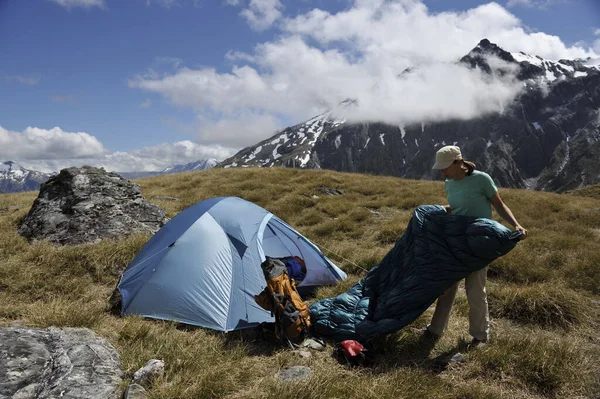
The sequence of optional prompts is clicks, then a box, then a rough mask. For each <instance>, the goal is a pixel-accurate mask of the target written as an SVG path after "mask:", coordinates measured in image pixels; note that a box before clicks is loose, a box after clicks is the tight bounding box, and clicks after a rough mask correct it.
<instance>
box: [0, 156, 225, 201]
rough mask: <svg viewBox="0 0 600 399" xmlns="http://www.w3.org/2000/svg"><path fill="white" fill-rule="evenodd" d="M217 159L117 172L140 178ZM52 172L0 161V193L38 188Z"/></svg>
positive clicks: (197, 166)
mask: <svg viewBox="0 0 600 399" xmlns="http://www.w3.org/2000/svg"><path fill="white" fill-rule="evenodd" d="M218 163H219V161H218V160H216V159H213V158H210V159H201V160H199V161H196V162H190V163H187V164H185V165H171V166H169V167H168V168H166V169H164V170H161V171H156V172H117V173H118V174H120V175H121V176H123V177H124V178H126V179H140V178H142V177H148V176H155V175H163V174H168V173H181V172H191V171H197V170H205V169H210V168H213V167H215V166H216V165H217V164H218ZM52 175H53V173H42V172H38V171H35V170H29V169H25V168H23V167H22V166H20V165H18V164H16V163H15V162H12V161H7V162H0V193H12V192H19V191H32V190H39V189H40V185H41V184H42V183H44V182H45V181H46V180H48V179H49V178H50V176H52Z"/></svg>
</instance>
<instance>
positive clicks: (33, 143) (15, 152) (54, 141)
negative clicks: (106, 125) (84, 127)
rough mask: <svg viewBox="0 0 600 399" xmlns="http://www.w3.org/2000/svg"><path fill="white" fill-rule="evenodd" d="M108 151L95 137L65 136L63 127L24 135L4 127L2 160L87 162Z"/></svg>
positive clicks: (0, 148)
mask: <svg viewBox="0 0 600 399" xmlns="http://www.w3.org/2000/svg"><path fill="white" fill-rule="evenodd" d="M105 152H106V149H105V148H104V146H103V145H102V143H100V141H98V139H96V138H95V137H94V136H92V135H90V134H88V133H83V132H77V133H72V132H65V131H63V130H62V129H61V128H60V127H54V128H52V129H40V128H37V127H31V126H30V127H27V128H26V129H25V130H23V131H22V132H15V131H11V130H7V129H5V128H3V127H2V126H0V159H9V160H15V159H39V158H43V159H62V158H86V157H94V156H99V155H101V154H104V153H105Z"/></svg>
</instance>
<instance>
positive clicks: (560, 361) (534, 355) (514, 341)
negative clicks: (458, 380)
mask: <svg viewBox="0 0 600 399" xmlns="http://www.w3.org/2000/svg"><path fill="white" fill-rule="evenodd" d="M582 346H583V344H582V343H581V342H578V341H577V340H576V339H572V340H564V339H561V338H557V337H555V336H552V335H549V334H545V333H543V332H539V333H535V334H531V335H529V336H522V335H507V336H502V337H498V338H497V340H496V342H495V343H494V345H490V346H488V347H487V348H485V349H483V350H481V351H475V352H474V353H472V354H470V355H469V356H470V357H471V358H472V359H473V360H474V364H473V365H472V367H473V369H472V371H471V372H472V375H473V376H477V377H484V376H485V377H486V378H493V379H504V380H509V381H511V384H515V385H520V386H523V387H526V388H527V389H530V390H532V391H534V392H537V393H539V394H542V395H544V396H546V397H557V396H560V397H567V398H576V397H593V396H592V395H594V390H595V389H596V387H598V385H597V383H598V375H597V369H595V368H594V366H595V364H594V361H593V358H592V356H597V355H598V352H597V351H595V353H589V352H587V351H586V350H585V349H584V348H583V347H582ZM586 383H587V384H586ZM596 393H597V392H596ZM588 395H589V396H588Z"/></svg>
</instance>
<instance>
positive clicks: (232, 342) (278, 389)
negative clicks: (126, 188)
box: [0, 168, 600, 399]
mask: <svg viewBox="0 0 600 399" xmlns="http://www.w3.org/2000/svg"><path fill="white" fill-rule="evenodd" d="M137 183H139V184H140V185H141V187H142V191H143V193H144V196H145V197H146V198H148V199H152V197H154V196H159V195H166V196H172V197H177V198H179V199H180V201H166V200H156V201H154V202H155V203H156V204H158V205H159V206H161V207H162V208H163V209H165V210H166V211H167V214H168V216H169V217H173V216H174V215H176V214H177V213H178V212H180V211H181V210H183V209H185V208H186V207H188V206H190V205H192V204H194V203H196V202H198V201H201V200H204V199H207V198H210V197H215V196H237V197H241V198H244V199H246V200H249V201H252V202H255V203H256V204H258V205H260V206H262V207H264V208H266V209H268V210H269V211H271V212H273V213H274V214H276V215H278V216H279V217H281V218H282V219H284V220H285V221H287V222H288V223H289V224H291V225H292V226H294V227H296V228H297V229H298V230H299V231H300V232H301V233H302V234H304V235H306V236H307V237H308V238H310V239H311V240H313V241H314V242H315V243H317V244H318V245H319V246H320V247H321V248H322V249H323V251H324V252H325V253H326V255H328V256H330V257H331V259H332V260H334V261H335V262H336V263H337V264H338V265H340V266H341V267H342V268H343V269H344V270H345V271H346V272H348V273H349V279H348V280H347V281H346V282H343V283H341V284H339V285H338V286H335V287H324V288H321V289H319V290H318V291H317V293H316V297H317V298H326V297H331V296H334V295H337V294H339V293H341V292H344V291H346V290H347V289H348V288H350V286H352V284H354V283H355V282H356V281H358V280H359V279H360V278H361V277H362V276H363V275H364V274H365V273H366V271H367V270H368V269H369V268H371V267H372V266H374V265H375V264H377V263H378V262H379V261H380V260H381V259H382V258H383V256H384V255H385V254H386V253H387V252H388V251H389V249H390V248H391V247H392V246H393V244H394V242H395V241H396V240H397V238H398V237H399V236H401V235H402V234H403V232H404V229H405V227H406V225H407V223H408V221H409V219H410V217H411V214H412V211H413V210H414V208H415V207H416V206H418V205H421V204H442V203H445V199H444V192H443V185H442V183H441V182H426V181H414V180H403V179H397V178H392V177H378V176H370V175H361V174H346V173H336V172H331V171H300V170H292V169H283V168H272V169H258V168H251V169H213V170H209V171H203V172H192V173H183V174H179V175H165V176H156V177H151V178H146V179H140V180H138V181H137ZM320 187H329V188H336V189H338V190H341V191H342V192H343V195H339V196H329V195H326V194H323V193H322V192H321V191H319V188H320ZM36 195H37V193H34V192H29V193H20V194H7V195H0V242H1V244H0V324H2V325H9V324H13V323H20V324H24V325H30V326H39V327H45V326H50V325H56V326H73V327H87V328H90V329H92V330H94V331H96V332H97V333H99V334H100V335H102V336H104V337H106V338H107V339H108V340H109V341H110V342H111V343H112V344H113V345H114V346H115V347H116V348H117V349H118V351H119V352H120V353H121V356H122V367H123V369H124V370H125V372H126V373H127V374H128V375H129V376H131V374H132V373H133V372H134V371H136V370H137V369H138V368H139V367H141V366H142V365H143V364H144V363H145V362H146V361H147V360H149V359H151V358H160V359H164V360H165V364H166V375H165V376H164V378H163V379H161V380H160V381H157V382H156V383H155V385H154V386H153V388H152V389H151V390H150V394H151V397H153V398H228V399H234V398H279V399H287V398H289V399H291V398H295V399H297V398H307V399H308V398H311V399H312V398H343V399H350V398H463V399H483V398H524V399H533V398H545V397H551V398H597V397H598V396H599V395H600V377H599V375H600V373H598V370H600V339H599V338H598V329H600V320H599V314H600V313H599V312H600V298H599V295H600V195H598V190H597V189H595V188H589V189H586V190H578V191H577V192H574V193H572V195H559V194H553V193H542V192H532V191H524V190H508V189H503V190H501V195H502V197H503V198H504V200H505V202H506V203H507V204H508V205H509V206H510V208H511V209H512V210H513V212H514V213H515V215H516V216H517V218H518V219H519V221H520V222H521V224H523V225H524V226H525V227H526V228H528V229H529V232H530V237H529V238H528V239H527V240H526V241H523V242H522V243H520V244H519V245H518V246H517V248H515V249H514V250H513V251H512V252H511V253H509V254H508V255H507V256H505V257H503V258H501V259H499V260H497V261H496V262H494V263H493V264H492V265H491V267H490V272H489V276H490V283H489V288H488V290H489V294H490V295H489V301H490V310H491V313H492V318H493V330H492V337H493V339H492V341H491V343H490V345H488V347H487V348H485V349H483V350H477V351H469V352H465V348H466V344H467V342H468V339H469V336H468V334H467V330H468V318H467V314H468V305H467V302H466V298H465V295H464V292H463V291H462V290H461V291H459V294H458V297H457V300H456V304H455V309H454V312H453V316H452V318H451V321H450V326H449V330H448V332H447V333H446V335H445V336H444V337H443V338H442V339H441V340H439V341H438V342H435V343H431V342H425V341H423V340H422V339H421V336H420V333H419V329H420V328H422V327H424V326H425V325H426V323H427V322H428V319H429V317H431V311H428V312H426V313H425V314H424V315H423V316H421V317H420V318H419V319H418V320H416V321H415V322H414V323H413V324H412V325H411V326H408V327H407V328H405V329H404V330H402V331H400V332H398V333H396V334H391V335H389V336H386V337H381V338H379V339H377V340H376V341H374V342H372V343H371V350H372V352H373V355H374V359H375V360H374V364H373V365H372V366H371V367H369V368H363V369H350V368H348V367H345V366H344V365H341V364H339V363H338V362H337V361H336V360H335V359H333V358H332V356H331V347H329V348H328V350H327V351H325V352H313V355H312V357H311V358H310V359H303V358H301V357H300V356H298V355H297V354H296V353H294V352H293V351H290V350H287V349H284V348H281V347H278V346H274V345H273V344H271V343H268V342H265V341H262V340H257V339H255V337H253V336H252V335H251V334H250V333H248V332H234V333H229V334H222V333H218V332H214V331H210V330H206V329H201V328H182V326H179V325H177V324H176V323H170V322H163V321H155V320H147V319H142V318H138V317H127V318H119V317H115V316H112V315H110V314H109V313H107V311H106V307H107V299H108V297H109V295H110V293H111V291H112V289H113V288H114V286H115V284H116V283H117V281H118V277H119V275H120V272H121V271H122V270H123V268H124V267H125V266H126V265H127V264H128V263H129V262H130V261H131V259H132V258H133V257H134V256H135V254H136V253H137V252H138V251H139V250H140V249H141V248H142V247H143V246H144V244H145V243H146V241H147V239H148V238H149V237H147V236H143V235H137V236H131V237H127V238H123V239H121V240H105V241H102V242H100V243H98V244H91V245H79V246H73V247H58V246H54V245H50V244H48V243H46V242H38V243H33V244H30V243H28V242H27V241H26V240H24V239H23V238H22V237H20V236H19V235H18V234H17V228H18V225H19V222H20V221H21V219H22V218H23V217H24V216H25V214H26V213H27V211H28V210H29V208H30V206H31V204H32V203H33V201H34V199H35V197H36ZM16 208H18V209H16ZM496 220H500V219H498V218H497V217H496ZM457 351H461V352H462V353H466V359H465V361H464V362H463V363H461V364H459V365H457V366H453V367H450V368H446V369H444V368H440V367H439V365H438V360H439V359H440V358H443V357H445V356H448V355H452V354H453V353H455V352H457ZM291 365H308V366H310V367H311V369H312V371H313V374H312V377H311V378H310V379H309V380H308V381H305V382H300V383H296V384H284V383H280V382H278V381H277V379H276V378H275V375H276V374H277V373H278V372H279V371H280V370H281V369H282V368H284V367H287V366H291Z"/></svg>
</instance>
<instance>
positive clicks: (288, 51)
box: [129, 0, 595, 147]
mask: <svg viewBox="0 0 600 399" xmlns="http://www.w3.org/2000/svg"><path fill="white" fill-rule="evenodd" d="M282 18H283V17H282ZM277 27H278V29H279V33H280V34H279V35H278V36H277V37H276V39H274V40H272V41H268V42H265V43H262V44H259V45H257V46H255V48H254V49H253V51H252V52H251V53H250V54H246V53H241V52H238V51H235V50H232V51H230V52H228V54H227V55H226V58H227V59H228V60H229V61H230V62H232V63H234V65H233V66H232V68H231V70H230V71H225V72H220V71H217V70H216V69H214V68H194V69H192V68H187V67H183V66H180V67H179V68H177V69H176V70H175V71H171V72H169V73H166V74H161V75H159V74H153V75H149V74H145V75H140V76H136V77H133V78H132V79H130V81H129V86H130V87H132V88H137V89H141V90H143V91H147V92H153V93H158V94H161V95H162V96H163V97H165V98H166V99H168V100H169V101H170V102H171V103H173V104H174V105H177V106H180V107H185V108H191V109H193V110H194V111H195V112H196V114H197V115H198V118H199V121H200V122H199V126H198V127H197V128H196V130H197V131H198V140H199V141H200V142H201V143H217V142H220V140H225V141H226V142H227V145H231V146H238V147H240V146H246V145H250V144H254V143H256V142H257V141H260V140H263V139H265V138H267V137H269V136H270V135H272V134H273V129H277V128H281V127H284V126H285V125H283V123H287V121H295V122H301V121H303V120H305V119H308V118H310V117H312V116H314V115H317V114H319V113H321V112H323V111H325V110H328V109H332V108H335V107H336V106H337V105H338V104H339V103H340V102H341V101H343V100H344V99H346V98H353V99H356V100H357V101H358V107H357V108H352V113H351V114H349V115H347V116H348V117H349V118H352V119H353V120H361V119H362V120H378V121H385V122H388V123H398V124H409V123H421V122H431V121H440V120H446V119H451V118H471V117H474V116H479V115H481V114H483V113H489V112H502V110H503V109H504V108H505V107H506V105H507V104H508V103H509V102H510V101H511V100H512V99H513V98H514V96H515V95H517V94H518V93H519V91H520V89H521V87H520V86H521V85H518V84H516V82H515V81H514V80H511V78H510V76H507V77H506V78H502V79H501V78H499V77H493V78H490V77H489V76H486V75H483V74H482V73H481V72H480V71H477V70H468V69H466V68H463V67H461V66H458V65H456V62H457V60H459V59H460V58H461V57H463V56H464V55H466V54H467V53H468V52H469V51H470V50H471V49H473V47H475V46H476V45H477V43H478V42H479V41H480V40H481V39H482V38H488V39H490V40H491V41H492V42H494V43H497V44H499V45H500V46H501V47H503V48H505V49H506V50H508V51H514V52H516V51H525V52H527V53H530V54H535V55H540V56H542V57H544V58H548V59H555V60H557V59H562V58H586V57H587V56H594V55H595V54H594V52H593V51H592V50H591V49H590V48H588V49H586V48H584V47H581V46H570V47H568V46H566V45H565V44H564V43H563V42H562V41H561V40H560V38H558V37H556V36H551V35H547V34H545V33H541V32H536V33H529V32H528V31H527V29H526V27H525V26H524V25H523V24H522V22H521V21H520V20H519V19H518V18H517V17H516V16H515V15H513V14H512V13H510V12H509V11H507V10H506V9H505V8H503V7H502V6H500V5H499V4H497V3H489V4H486V5H482V6H479V7H476V8H473V9H470V10H467V11H464V12H443V13H431V12H429V10H428V9H427V7H426V6H425V5H424V4H423V3H422V2H421V1H417V0H395V1H391V0H389V1H386V0H356V1H355V2H354V4H353V6H352V7H350V8H347V9H345V10H343V11H340V12H337V13H330V12H328V11H324V10H320V9H313V10H311V11H309V12H307V13H305V14H301V15H298V16H295V17H293V18H287V19H284V20H283V23H281V24H278V25H277ZM498 62H500V61H499V60H498ZM408 67H413V68H414V67H416V68H414V72H412V73H410V74H405V75H403V76H402V78H400V79H399V78H398V76H399V75H400V74H401V73H402V71H404V70H405V69H406V68H408ZM339 112H344V111H343V110H339Z"/></svg>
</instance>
